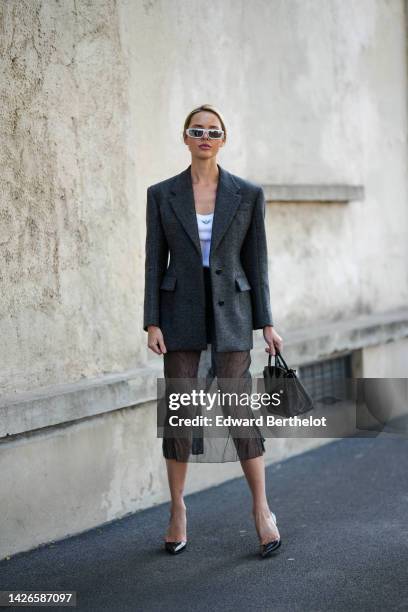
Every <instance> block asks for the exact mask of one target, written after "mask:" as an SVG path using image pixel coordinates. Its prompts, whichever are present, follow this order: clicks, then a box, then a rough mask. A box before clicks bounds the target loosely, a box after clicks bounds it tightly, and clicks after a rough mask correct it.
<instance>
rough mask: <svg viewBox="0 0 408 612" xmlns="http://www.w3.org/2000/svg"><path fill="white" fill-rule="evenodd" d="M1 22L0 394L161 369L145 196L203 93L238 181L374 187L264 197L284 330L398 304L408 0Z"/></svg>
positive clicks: (12, 7)
mask: <svg viewBox="0 0 408 612" xmlns="http://www.w3.org/2000/svg"><path fill="white" fill-rule="evenodd" d="M0 11H1V13H0V16H1V33H2V36H1V41H0V44H1V55H2V58H3V61H2V76H1V79H2V82H1V86H2V87H1V88H2V91H3V94H2V105H1V120H2V135H3V136H2V143H1V146H0V163H1V166H2V173H1V177H0V180H1V193H2V198H1V205H0V220H1V223H0V257H1V261H2V263H3V265H2V271H1V288H2V290H1V303H0V336H1V338H2V342H3V345H2V357H3V367H2V368H1V371H0V391H1V392H8V393H9V392H13V391H14V390H16V391H24V390H30V389H33V388H36V387H38V386H43V385H48V384H54V383H59V382H69V381H75V380H78V379H80V378H82V377H87V378H88V377H92V376H97V375H100V374H103V373H105V372H112V371H122V370H125V369H128V368H131V367H135V366H137V365H139V364H140V363H143V362H144V361H145V360H146V359H147V358H148V357H153V358H154V359H159V358H157V357H154V356H152V355H151V354H150V355H148V353H149V352H148V349H147V348H146V334H145V333H144V332H143V330H142V329H141V321H142V307H143V304H142V294H143V283H144V278H143V273H144V270H143V263H144V237H145V226H144V224H145V189H146V186H147V185H148V184H150V183H152V182H155V181H157V180H160V179H162V178H165V177H168V176H171V175H172V174H174V173H176V172H179V171H180V170H181V169H183V168H184V167H186V166H187V165H188V163H189V155H188V151H187V149H186V147H185V146H184V145H183V143H182V141H181V137H180V130H181V126H182V121H183V119H184V116H185V114H186V113H187V112H188V110H189V109H190V108H191V107H192V106H193V105H196V104H198V103H200V102H202V101H210V102H213V103H215V104H217V105H219V106H220V108H221V109H222V110H223V111H224V113H225V117H226V120H227V123H228V127H229V131H230V134H229V136H230V139H229V143H228V145H227V146H226V147H225V149H223V151H222V153H221V157H220V159H219V161H220V163H222V164H224V166H225V167H226V168H228V169H230V170H231V171H233V172H235V173H237V174H240V175H243V176H247V177H248V178H252V179H253V180H256V181H259V182H261V183H268V182H273V183H288V184H290V183H293V182H296V183H316V184H318V183H338V182H341V183H353V184H354V183H361V184H363V185H364V187H365V191H366V199H365V200H364V201H361V202H351V203H349V204H347V205H343V204H335V205H330V206H328V205H322V204H319V205H316V204H313V203H308V204H304V205H299V204H293V205H291V204H281V205H279V204H270V205H269V207H268V211H267V223H268V233H269V244H270V279H271V295H272V302H273V304H272V306H273V311H274V316H275V318H276V322H277V327H278V328H281V329H283V330H285V329H290V328H291V327H292V326H299V325H307V323H308V322H316V321H319V320H321V319H329V320H335V319H342V318H344V317H347V316H352V315H353V314H358V313H364V312H373V311H376V310H386V309H388V308H394V307H398V306H401V305H403V304H406V303H407V298H408V287H407V276H406V259H407V241H406V228H407V208H406V205H405V203H406V199H407V174H406V164H407V151H406V130H407V118H406V115H407V113H406V110H407V103H406V91H407V79H406V61H405V59H406V58H405V44H406V41H405V32H404V19H403V17H404V15H403V2H402V1H401V2H399V1H395V2H392V3H389V2H385V1H384V0H376V1H375V2H373V1H372V0H361V2H359V3H354V4H350V3H344V2H342V1H340V0H339V1H337V0H336V1H333V2H329V3H328V2H325V1H324V0H318V1H314V2H303V1H299V2H291V3H290V5H288V4H286V3H280V2H270V1H265V0H263V1H261V0H256V1H255V2H251V3H245V2H240V3H237V2H235V1H232V0H229V1H228V0H227V1H225V2H223V3H222V4H219V3H214V2H210V3H206V4H205V5H203V4H202V3H194V2H193V3H192V2H190V0H177V1H175V2H153V1H151V2H134V1H131V0H127V1H126V0H121V1H119V2H113V0H98V1H97V2H96V1H95V2H94V1H88V2H75V1H72V2H71V1H66V2H58V1H52V2H45V1H41V0H10V1H9V2H7V3H1V5H0ZM215 14H216V15H217V18H216V19H214V15H215ZM191 20H194V23H195V24H197V26H195V27H197V29H195V30H194V34H193V33H192V30H191V28H190V27H189V26H190V23H191ZM210 23H211V24H212V25H211V28H210V27H208V25H209V24H210ZM197 75H198V76H197ZM316 269H318V271H319V273H318V274H316V273H315V271H316ZM288 279H290V281H289V280H288Z"/></svg>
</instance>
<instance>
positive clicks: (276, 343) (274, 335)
mask: <svg viewBox="0 0 408 612" xmlns="http://www.w3.org/2000/svg"><path fill="white" fill-rule="evenodd" d="M263 337H264V338H265V342H266V343H267V344H268V346H267V347H266V348H265V351H266V352H267V353H270V354H271V355H275V353H276V349H277V350H278V351H279V352H281V351H282V347H283V340H282V338H281V337H280V335H279V334H278V332H277V331H275V328H274V327H273V325H265V327H264V328H263Z"/></svg>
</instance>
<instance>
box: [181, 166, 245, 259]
mask: <svg viewBox="0 0 408 612" xmlns="http://www.w3.org/2000/svg"><path fill="white" fill-rule="evenodd" d="M217 166H218V170H219V176H218V187H217V194H216V198H215V208H214V217H213V226H212V234H211V248H210V262H211V255H212V253H214V251H215V249H216V248H217V246H218V244H219V243H220V241H221V239H222V237H223V235H224V234H225V232H226V231H227V229H228V226H229V224H230V223H231V221H232V218H233V216H234V215H235V212H236V210H237V208H238V206H239V204H240V202H241V197H242V194H241V193H240V188H239V185H238V184H237V183H236V182H235V181H234V179H233V177H232V175H231V174H230V173H229V172H228V171H227V170H225V169H224V168H223V167H222V166H220V165H219V164H217ZM171 193H172V195H170V196H169V201H170V203H171V205H172V207H173V210H174V212H175V214H176V215H177V217H178V219H179V220H180V223H181V224H182V225H183V227H184V229H185V231H186V232H187V234H188V235H189V237H190V238H191V241H192V243H193V245H194V247H195V248H196V249H197V252H198V253H199V255H200V257H201V256H202V253H201V244H200V236H199V234H198V224H197V217H196V210H195V202H194V191H193V183H192V180H191V164H190V165H189V166H188V168H186V169H185V170H183V172H180V174H178V175H177V177H176V180H175V181H174V184H173V186H172V188H171Z"/></svg>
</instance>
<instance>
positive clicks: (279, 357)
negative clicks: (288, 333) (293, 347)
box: [268, 349, 289, 370]
mask: <svg viewBox="0 0 408 612" xmlns="http://www.w3.org/2000/svg"><path fill="white" fill-rule="evenodd" d="M277 359H280V360H281V361H282V363H283V365H284V366H285V368H286V369H287V370H289V367H288V364H287V363H286V361H285V360H284V358H283V357H282V355H281V353H280V352H279V351H278V349H276V353H275V367H276V366H277V365H278V364H277ZM271 364H272V355H271V354H270V353H269V357H268V368H270V367H271Z"/></svg>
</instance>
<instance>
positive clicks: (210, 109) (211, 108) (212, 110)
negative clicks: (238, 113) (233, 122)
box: [182, 104, 227, 142]
mask: <svg viewBox="0 0 408 612" xmlns="http://www.w3.org/2000/svg"><path fill="white" fill-rule="evenodd" d="M201 111H208V112H209V113H214V115H216V116H217V117H218V119H219V120H220V122H221V127H222V129H223V130H224V142H226V141H227V128H226V127H225V123H224V119H223V116H222V115H221V113H220V111H219V110H218V109H217V108H215V106H213V105H212V104H202V105H201V106H198V107H197V108H194V109H193V110H192V111H190V112H189V113H188V115H187V117H186V119H185V121H184V127H183V134H182V138H183V140H184V136H185V133H186V129H187V128H188V127H189V125H190V121H191V118H192V116H193V115H195V114H196V113H199V112H201Z"/></svg>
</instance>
